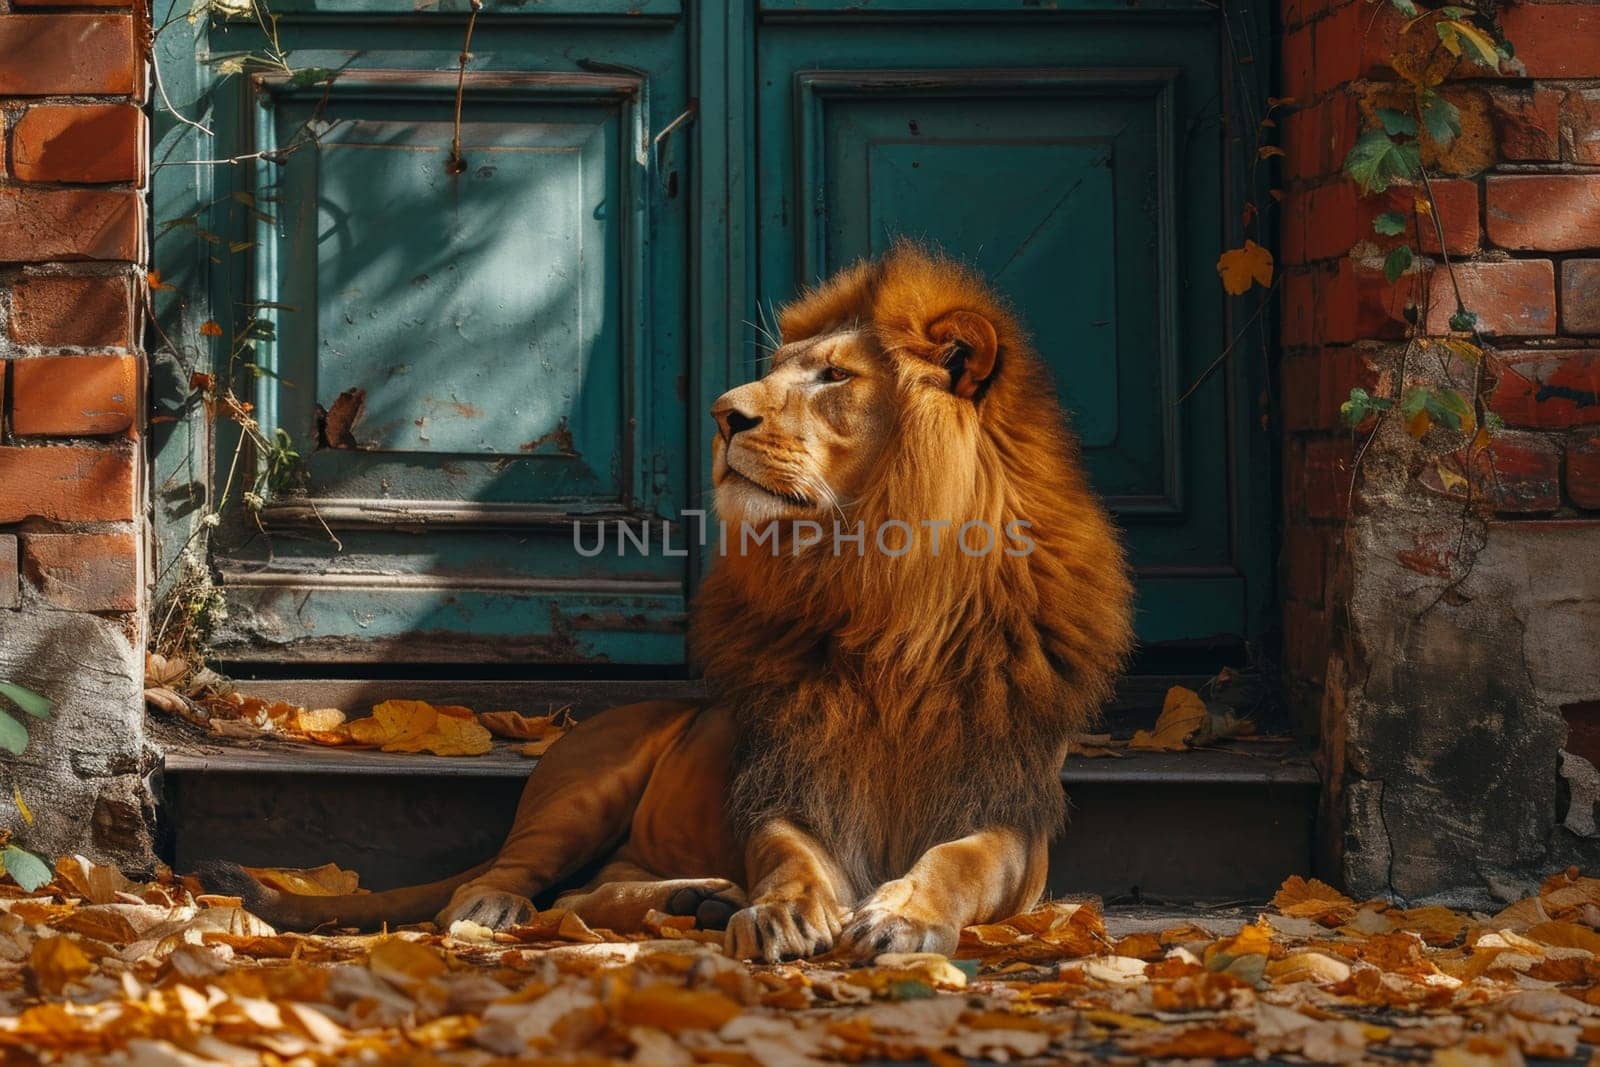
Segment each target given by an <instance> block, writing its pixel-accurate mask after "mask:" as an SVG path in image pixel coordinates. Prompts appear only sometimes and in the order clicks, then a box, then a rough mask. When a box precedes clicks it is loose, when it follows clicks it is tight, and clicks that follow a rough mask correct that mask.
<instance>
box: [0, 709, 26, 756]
mask: <svg viewBox="0 0 1600 1067" xmlns="http://www.w3.org/2000/svg"><path fill="white" fill-rule="evenodd" d="M27 747H28V728H27V727H26V726H24V725H22V724H21V723H20V722H18V721H17V720H16V719H13V718H12V717H11V716H10V715H9V714H7V713H5V712H3V711H0V748H3V749H5V750H6V751H7V752H9V753H11V754H12V755H13V756H20V755H22V751H23V749H25V748H27Z"/></svg>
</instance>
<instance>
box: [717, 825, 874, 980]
mask: <svg viewBox="0 0 1600 1067" xmlns="http://www.w3.org/2000/svg"><path fill="white" fill-rule="evenodd" d="M745 869H746V871H748V872H749V879H750V885H751V892H750V900H751V901H752V903H751V905H750V907H748V908H745V909H744V910H743V911H739V912H736V913H735V914H734V916H733V918H732V919H730V920H729V921H728V935H727V942H726V945H727V950H728V953H729V955H732V956H734V957H735V958H737V959H744V960H750V959H756V960H766V961H767V962H768V963H776V962H778V961H779V960H785V959H794V958H796V957H799V956H814V955H817V954H818V953H821V952H826V951H827V950H828V949H830V948H832V947H833V943H834V941H835V939H837V938H838V936H839V929H840V924H841V923H842V921H843V919H844V914H845V909H844V907H843V906H842V905H841V904H840V900H841V899H842V898H844V897H845V896H846V894H847V892H848V889H847V882H846V880H845V877H844V874H843V872H842V871H840V870H839V866H838V864H836V863H835V862H834V861H833V860H832V859H831V858H830V857H829V856H828V854H827V853H826V852H825V851H823V848H822V846H821V845H820V844H818V843H817V840H816V839H815V838H813V837H812V836H811V835H810V834H808V833H806V832H805V831H804V830H801V829H800V828H799V827H797V826H795V825H794V824H793V823H791V822H788V821H787V820H784V819H772V820H770V821H769V822H767V823H766V824H765V825H764V826H762V827H760V828H759V829H758V830H756V831H755V832H754V833H753V834H751V835H750V838H749V840H748V841H747V842H746V843H745Z"/></svg>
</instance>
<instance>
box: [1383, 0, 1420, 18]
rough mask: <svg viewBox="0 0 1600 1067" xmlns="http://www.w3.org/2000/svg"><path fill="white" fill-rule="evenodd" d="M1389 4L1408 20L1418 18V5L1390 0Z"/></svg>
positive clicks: (1407, 0)
mask: <svg viewBox="0 0 1600 1067" xmlns="http://www.w3.org/2000/svg"><path fill="white" fill-rule="evenodd" d="M1389 4H1390V6H1392V7H1393V8H1394V9H1395V10H1396V11H1398V12H1400V14H1402V15H1404V16H1405V17H1406V18H1408V19H1414V18H1416V17H1417V5H1416V4H1413V3H1412V2H1411V0H1389Z"/></svg>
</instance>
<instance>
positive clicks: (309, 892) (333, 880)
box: [245, 863, 361, 897]
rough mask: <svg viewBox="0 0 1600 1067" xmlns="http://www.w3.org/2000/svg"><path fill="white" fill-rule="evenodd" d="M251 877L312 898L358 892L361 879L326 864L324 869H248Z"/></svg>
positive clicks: (264, 883)
mask: <svg viewBox="0 0 1600 1067" xmlns="http://www.w3.org/2000/svg"><path fill="white" fill-rule="evenodd" d="M245 870H246V871H247V872H249V874H250V877H252V878H254V879H255V880H256V881H258V882H260V883H261V884H262V885H264V886H266V887H267V888H268V889H278V890H282V891H284V892H286V893H296V894H299V895H300V896H310V897H338V896H344V895H346V894H348V893H354V892H356V891H357V890H358V889H359V887H360V882H361V876H360V875H359V874H357V873H356V872H355V871H347V870H344V869H343V868H341V867H340V866H339V865H338V864H337V863H324V864H323V865H322V866H320V867H306V868H294V867H246V868H245Z"/></svg>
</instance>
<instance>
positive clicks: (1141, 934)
mask: <svg viewBox="0 0 1600 1067" xmlns="http://www.w3.org/2000/svg"><path fill="white" fill-rule="evenodd" d="M268 876H269V877H274V876H273V875H271V874H268ZM275 877H279V878H281V879H291V880H292V879H294V878H296V877H300V876H295V875H290V874H282V873H280V874H278V875H276V876H275ZM342 877H343V872H338V871H336V870H329V871H322V872H311V873H310V874H308V875H306V876H304V880H303V881H301V882H300V883H299V884H300V885H301V887H302V888H311V889H315V888H316V886H317V885H319V884H321V885H324V886H327V887H328V888H330V889H332V888H341V889H342V888H345V887H346V886H345V885H341V884H340V880H341V878H342ZM193 889H194V887H193V886H192V885H189V884H186V883H185V882H184V881H182V880H176V879H173V878H171V877H166V878H162V879H158V880H157V881H155V882H151V883H132V882H129V881H127V880H125V879H124V878H123V877H122V876H121V875H120V874H118V873H117V872H116V871H114V870H111V869H109V868H104V867H94V866H92V865H90V864H87V863H85V862H83V861H82V860H78V859H68V860H64V861H62V862H61V863H60V864H59V865H58V867H57V869H56V875H55V879H54V881H52V882H51V883H50V884H48V885H46V886H44V887H42V888H40V889H39V890H37V891H36V892H33V893H28V892H25V891H23V890H21V889H18V888H15V887H14V886H0V1061H3V1062H6V1063H13V1062H22V1063H27V1062H50V1063H54V1062H65V1063H78V1062H123V1063H139V1064H199V1063H228V1064H234V1063H257V1062H264V1063H272V1064H280V1063H281V1064H291V1063H292V1064H324V1063H336V1062H337V1063H344V1062H352V1061H363V1060H364V1061H367V1062H397V1061H403V1062H410V1063H432V1062H439V1063H482V1062H490V1061H494V1060H497V1059H501V1060H504V1059H514V1060H518V1061H521V1062H533V1063H599V1062H619V1061H621V1062H635V1063H651V1064H680V1063H681V1064H687V1063H718V1064H778V1065H787V1064H805V1063H811V1062H836V1061H852V1062H860V1061H875V1062H882V1061H892V1060H903V1061H928V1062H933V1063H936V1064H956V1063H960V1062H963V1061H967V1062H971V1061H1001V1062H1024V1061H1026V1062H1038V1063H1068V1062H1091V1061H1103V1060H1106V1059H1113V1060H1122V1061H1124V1062H1132V1061H1135V1060H1152V1059H1159V1060H1174V1061H1176V1060H1187V1061H1195V1060H1213V1059H1215V1060H1228V1059H1236V1060H1248V1059H1266V1058H1271V1059H1274V1060H1279V1061H1282V1060H1307V1061H1316V1062H1339V1063H1352V1062H1358V1061H1367V1062H1385V1063H1396V1062H1432V1063H1441V1064H1450V1065H1469V1064H1470V1065H1475V1064H1504V1063H1511V1064H1514V1063H1521V1062H1523V1059H1524V1058H1563V1059H1571V1058H1575V1057H1582V1058H1584V1059H1587V1057H1588V1052H1589V1046H1590V1045H1593V1044H1600V933H1597V932H1596V926H1597V924H1600V879H1592V878H1585V877H1579V876H1578V875H1577V874H1576V873H1575V872H1569V873H1567V874H1564V875H1559V876H1557V877H1555V878H1552V879H1551V880H1550V881H1549V882H1548V883H1547V884H1546V885H1545V886H1544V887H1543V890H1542V892H1541V893H1540V894H1539V895H1538V896H1536V897H1531V898H1529V899H1526V900H1523V901H1521V902H1519V903H1517V904H1515V905H1513V906H1511V907H1509V908H1506V909H1505V910H1504V911H1501V912H1500V913H1498V914H1495V915H1489V914H1468V913H1463V912H1457V911H1451V910H1449V909H1446V908H1440V907H1427V908H1413V909H1403V908H1397V907H1393V906H1390V905H1387V904H1383V903H1378V902H1374V903H1367V904H1360V905H1358V904H1356V903H1354V902H1353V901H1350V900H1348V899H1346V898H1344V897H1343V896H1341V895H1340V894H1338V893H1337V892H1336V891H1334V890H1333V889H1330V888H1329V887H1327V886H1325V885H1322V884H1321V883H1318V882H1309V883H1308V882H1306V881H1303V880H1301V879H1300V878H1291V879H1289V881H1287V882H1285V883H1284V886H1283V888H1282V890H1281V891H1280V892H1279V894H1278V895H1277V897H1276V899H1275V900H1274V901H1273V902H1272V905H1271V906H1270V907H1268V908H1264V909H1260V911H1259V913H1256V912H1250V913H1249V914H1243V915H1240V914H1238V913H1233V914H1223V913H1197V914H1198V915H1201V916H1202V918H1201V919H1199V920H1190V921H1183V922H1176V923H1173V922H1171V921H1162V920H1161V919H1160V917H1157V918H1155V919H1151V918H1149V917H1145V918H1142V919H1133V918H1129V917H1128V916H1127V915H1124V914H1122V913H1114V914H1113V916H1112V918H1111V920H1110V922H1109V924H1108V921H1107V918H1106V917H1105V916H1104V915H1103V914H1102V913H1101V911H1100V909H1099V908H1098V907H1097V906H1096V905H1095V904H1094V903H1092V902H1089V903H1053V904H1048V905H1045V906H1043V907H1041V908H1039V909H1038V910H1036V911H1033V912H1030V913H1029V914H1027V915H1023V916H1018V917H1016V918H1014V919H1011V920H1009V921H1007V922H1005V923H997V924H993V925H989V926H979V927H972V928H970V929H968V930H967V931H966V932H965V933H964V934H963V936H962V942H961V948H960V950H959V951H958V953H957V955H956V957H955V958H954V959H953V960H947V959H945V958H944V957H942V956H926V955H918V956H885V957H880V958H879V959H878V960H876V961H875V962H874V963H873V964H872V965H871V966H866V967H850V966H848V965H846V964H843V963H838V962H830V961H827V960H821V961H816V962H810V963H803V964H793V965H784V966H752V965H748V964H744V963H740V962H738V961H735V960H732V959H729V958H728V957H726V956H724V955H723V954H722V953H721V951H720V948H719V944H720V938H719V937H718V936H717V935H715V934H713V933H710V932H705V931H696V930H693V929H687V928H683V927H681V926H679V925H677V924H679V923H682V922H685V921H687V920H680V919H667V918H666V917H664V916H663V917H660V921H659V922H658V923H656V924H655V933H654V935H653V936H651V937H649V938H648V939H636V940H625V939H620V938H616V937H612V936H610V935H608V934H606V933H605V932H603V931H602V932H597V931H593V930H590V929H589V928H588V927H587V926H585V925H584V924H583V923H582V922H581V921H579V920H578V919H577V917H576V916H573V915H571V914H568V913H564V912H560V911H552V912H545V913H542V914H541V915H539V916H538V917H537V920H536V921H535V923H534V924H532V925H530V926H527V927H524V928H521V929H519V930H517V931H516V932H515V934H514V935H511V936H508V935H490V934H489V933H488V932H487V931H485V930H483V929H482V928H466V927H463V926H462V925H461V924H457V927H456V928H454V929H453V930H452V931H450V932H444V933H441V932H439V931H436V930H433V929H431V928H428V927H418V928H410V929H401V930H395V931H392V932H390V933H387V934H379V935H364V936H355V935H350V934H341V933H337V932H330V933H322V934H315V935H305V934H293V933H279V932H277V931H275V930H273V929H271V928H270V927H269V926H267V925H266V924H265V923H263V922H262V921H260V920H259V919H257V918H255V917H254V916H252V915H250V914H248V913H247V912H245V911H243V910H241V909H240V907H239V906H238V902H237V901H236V900H232V899H228V898H219V897H206V896H203V895H196V894H195V893H194V891H193ZM1108 926H1109V928H1108Z"/></svg>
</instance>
